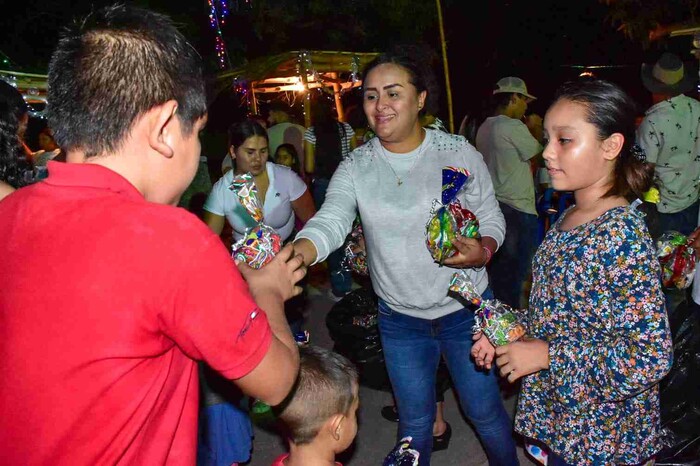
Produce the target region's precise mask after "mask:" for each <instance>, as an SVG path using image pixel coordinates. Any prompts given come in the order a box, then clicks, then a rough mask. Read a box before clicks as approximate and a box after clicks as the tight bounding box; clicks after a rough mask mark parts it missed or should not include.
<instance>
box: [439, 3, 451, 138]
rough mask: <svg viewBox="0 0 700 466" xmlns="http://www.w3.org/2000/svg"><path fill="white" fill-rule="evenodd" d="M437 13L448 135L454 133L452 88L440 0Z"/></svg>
mask: <svg viewBox="0 0 700 466" xmlns="http://www.w3.org/2000/svg"><path fill="white" fill-rule="evenodd" d="M435 5H436V6H437V12H438V25H439V26H440V43H441V45H442V66H443V68H444V70H445V88H446V89H447V111H448V115H449V124H450V133H454V132H455V117H454V113H453V111H452V88H451V87H450V68H449V66H448V65H447V41H445V25H444V24H443V22H442V5H441V4H440V0H435Z"/></svg>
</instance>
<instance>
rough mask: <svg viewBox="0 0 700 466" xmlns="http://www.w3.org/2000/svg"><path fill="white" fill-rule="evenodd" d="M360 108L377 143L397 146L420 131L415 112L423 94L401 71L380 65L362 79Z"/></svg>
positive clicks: (393, 67)
mask: <svg viewBox="0 0 700 466" xmlns="http://www.w3.org/2000/svg"><path fill="white" fill-rule="evenodd" d="M363 85H364V95H363V107H364V110H365V114H366V115H367V120H368V122H369V126H370V128H372V130H373V131H374V132H375V133H376V134H377V136H378V137H379V139H381V140H382V141H386V142H401V141H403V140H405V139H406V138H408V137H409V136H410V135H411V134H412V132H413V131H415V129H416V128H417V127H418V128H419V127H420V125H419V123H418V118H419V112H420V110H421V108H423V105H424V103H425V98H426V95H427V93H426V92H425V91H423V92H420V93H419V92H418V91H417V89H416V87H415V86H414V85H413V84H412V83H411V77H410V75H409V73H408V71H406V70H405V69H404V68H403V67H401V66H399V65H395V64H393V63H384V64H382V65H378V66H377V67H376V68H373V69H372V70H371V71H370V72H369V73H368V75H367V76H366V77H365V81H364V83H363Z"/></svg>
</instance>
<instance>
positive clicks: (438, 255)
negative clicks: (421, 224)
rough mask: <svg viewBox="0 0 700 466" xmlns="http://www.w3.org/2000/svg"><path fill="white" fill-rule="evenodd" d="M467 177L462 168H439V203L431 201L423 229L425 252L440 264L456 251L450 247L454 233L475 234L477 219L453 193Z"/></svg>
mask: <svg viewBox="0 0 700 466" xmlns="http://www.w3.org/2000/svg"><path fill="white" fill-rule="evenodd" d="M469 176H470V174H469V172H468V171H467V170H466V169H464V168H458V167H444V168H443V169H442V197H441V200H442V202H440V201H438V200H437V199H436V200H435V201H433V208H432V210H431V212H430V220H429V221H428V224H427V225H426V228H425V230H426V231H425V233H426V240H425V243H426V246H427V247H428V251H430V255H431V256H433V259H434V260H435V261H437V262H439V263H440V264H442V262H443V261H444V260H445V259H447V258H449V257H452V256H454V255H455V254H456V253H457V248H456V247H455V246H454V240H455V236H456V234H457V233H459V234H460V235H462V236H464V237H465V238H478V237H479V221H478V220H477V219H476V216H475V215H474V214H473V213H472V212H471V211H469V210H467V209H465V208H463V207H462V205H461V204H460V202H459V199H457V194H459V192H460V190H461V189H462V188H463V187H464V186H466V183H467V181H469Z"/></svg>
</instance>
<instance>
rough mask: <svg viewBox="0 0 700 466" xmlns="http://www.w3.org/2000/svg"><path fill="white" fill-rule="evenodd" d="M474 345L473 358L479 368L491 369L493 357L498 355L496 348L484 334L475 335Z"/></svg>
mask: <svg viewBox="0 0 700 466" xmlns="http://www.w3.org/2000/svg"><path fill="white" fill-rule="evenodd" d="M472 340H474V344H473V345H472V352H471V354H472V357H473V358H474V361H475V362H476V365H477V367H483V368H484V369H487V370H488V369H491V363H492V362H493V356H494V355H495V354H496V348H495V347H494V346H493V345H492V344H491V342H490V341H489V339H488V338H486V337H485V336H484V334H483V333H482V332H479V333H477V334H475V335H474V338H472Z"/></svg>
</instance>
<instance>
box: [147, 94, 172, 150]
mask: <svg viewBox="0 0 700 466" xmlns="http://www.w3.org/2000/svg"><path fill="white" fill-rule="evenodd" d="M176 112H177V101H175V100H169V101H167V102H165V103H163V104H161V105H158V106H156V107H154V108H152V109H151V110H150V111H149V114H150V115H148V118H149V127H148V143H149V145H150V146H151V148H152V149H153V150H155V151H157V152H159V153H160V154H161V155H163V156H165V157H167V158H170V157H172V156H173V153H174V150H173V148H172V147H171V146H170V145H171V142H170V140H169V139H170V138H169V137H168V136H169V132H171V131H173V129H174V128H173V125H171V124H170V123H171V121H172V119H173V118H174V117H175V113H176Z"/></svg>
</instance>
